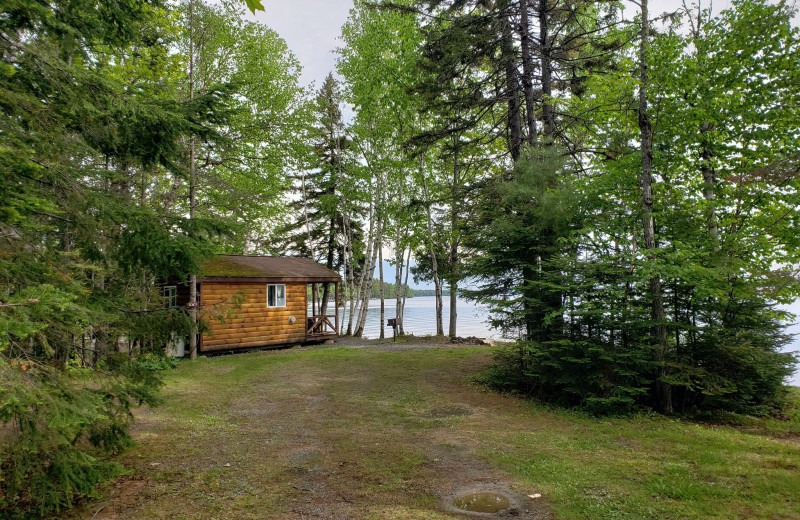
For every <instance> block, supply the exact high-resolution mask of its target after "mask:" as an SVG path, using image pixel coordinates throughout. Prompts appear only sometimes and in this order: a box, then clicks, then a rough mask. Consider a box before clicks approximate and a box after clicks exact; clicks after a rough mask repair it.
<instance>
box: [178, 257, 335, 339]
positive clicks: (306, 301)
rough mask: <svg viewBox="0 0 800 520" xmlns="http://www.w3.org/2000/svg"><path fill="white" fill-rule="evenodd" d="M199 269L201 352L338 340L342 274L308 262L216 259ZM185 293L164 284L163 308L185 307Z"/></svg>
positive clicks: (239, 258)
mask: <svg viewBox="0 0 800 520" xmlns="http://www.w3.org/2000/svg"><path fill="white" fill-rule="evenodd" d="M201 269H202V273H201V275H200V276H198V278H197V281H198V289H197V294H198V305H199V306H200V309H201V314H202V316H203V318H204V321H205V323H206V326H207V330H206V331H204V332H203V334H202V335H201V337H200V340H199V342H198V345H199V351H200V352H215V351H222V350H234V349H241V348H250V347H264V346H284V345H293V344H300V343H307V342H313V341H324V340H330V339H336V338H338V331H339V316H338V313H337V312H336V303H335V302H337V301H339V282H340V281H341V276H339V274H338V273H336V272H334V271H331V270H330V269H328V268H326V267H324V266H322V265H319V264H318V263H316V262H314V261H313V260H310V259H307V258H290V257H273V256H245V255H218V256H216V257H214V258H211V259H210V260H208V261H206V262H204V263H203V264H202V266H201ZM188 290H189V288H188V285H187V284H183V285H181V284H175V285H167V286H165V287H164V296H165V298H166V299H167V302H168V305H186V304H188V301H189V294H188ZM331 297H333V300H332V301H328V300H330V299H331Z"/></svg>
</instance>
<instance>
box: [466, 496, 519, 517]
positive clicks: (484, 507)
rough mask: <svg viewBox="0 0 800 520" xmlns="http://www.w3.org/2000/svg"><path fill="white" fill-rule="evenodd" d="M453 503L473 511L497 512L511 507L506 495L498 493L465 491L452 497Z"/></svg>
mask: <svg viewBox="0 0 800 520" xmlns="http://www.w3.org/2000/svg"><path fill="white" fill-rule="evenodd" d="M453 505H454V506H455V507H457V508H458V509H461V510H462V511H470V512H473V513H497V512H498V511H502V510H503V509H508V508H509V507H511V503H510V502H509V500H508V497H506V496H504V495H501V494H499V493H466V494H463V495H459V496H457V497H456V498H454V499H453Z"/></svg>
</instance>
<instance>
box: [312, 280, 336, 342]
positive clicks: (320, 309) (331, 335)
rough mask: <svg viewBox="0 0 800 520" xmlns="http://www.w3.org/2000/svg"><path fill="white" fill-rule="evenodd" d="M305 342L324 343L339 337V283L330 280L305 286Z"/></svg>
mask: <svg viewBox="0 0 800 520" xmlns="http://www.w3.org/2000/svg"><path fill="white" fill-rule="evenodd" d="M306 295H307V298H308V300H309V304H308V305H307V306H306V340H307V341H324V340H328V339H336V338H338V337H339V313H338V312H337V311H338V302H339V281H338V279H337V280H333V279H331V280H330V281H323V282H316V281H315V282H309V283H308V284H306Z"/></svg>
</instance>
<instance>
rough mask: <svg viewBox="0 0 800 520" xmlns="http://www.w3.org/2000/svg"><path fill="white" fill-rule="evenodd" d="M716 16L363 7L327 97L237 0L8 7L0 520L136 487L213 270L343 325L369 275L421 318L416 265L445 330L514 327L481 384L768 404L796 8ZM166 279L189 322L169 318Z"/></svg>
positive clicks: (792, 280)
mask: <svg viewBox="0 0 800 520" xmlns="http://www.w3.org/2000/svg"><path fill="white" fill-rule="evenodd" d="M249 3H250V4H251V5H254V6H257V5H258V2H257V1H256V0H250V2H249ZM710 7H711V5H710V4H709V5H708V6H706V5H699V6H698V5H688V4H685V5H684V7H682V8H680V9H678V10H676V11H675V12H671V13H660V12H652V11H651V10H650V9H649V5H648V0H637V1H636V2H634V1H630V2H607V1H594V0H562V1H558V2H553V1H549V0H537V1H534V0H489V1H487V0H460V1H452V2H450V1H441V0H397V1H393V2H388V1H377V2H367V1H364V0H356V1H355V5H354V8H353V9H352V10H351V12H350V17H349V19H348V21H347V23H346V24H345V25H344V27H343V28H342V33H341V38H342V39H341V41H342V47H341V48H340V49H338V51H337V52H338V60H337V64H336V71H335V74H336V75H334V73H333V72H332V73H331V75H330V76H328V78H327V79H326V80H325V81H324V82H323V83H322V84H321V85H319V86H314V87H308V86H304V85H302V84H301V82H300V80H299V78H300V64H299V62H298V60H297V59H296V58H295V56H294V55H293V54H292V53H291V52H290V50H289V49H288V47H287V45H286V43H285V41H284V40H283V39H282V38H281V37H280V36H279V35H278V34H276V33H275V32H274V31H272V30H271V29H269V28H268V27H266V26H264V25H261V24H259V23H256V22H253V21H248V19H246V18H245V17H244V16H243V14H244V13H243V8H242V5H241V2H233V3H231V2H230V1H228V0H223V1H222V2H214V3H205V2H204V1H202V0H182V1H178V2H163V1H160V0H144V1H140V2H116V1H109V0H95V1H91V2H90V1H87V0H69V1H68V0H52V1H50V2H45V3H43V2H40V1H38V0H17V1H15V2H12V3H10V4H8V5H6V6H5V7H4V11H3V16H0V423H2V427H0V472H1V473H0V516H2V517H3V518H27V517H30V516H35V515H38V516H42V517H48V516H52V514H53V513H54V512H57V511H60V510H62V509H64V508H65V507H68V506H69V505H71V504H72V503H73V502H74V501H75V500H76V499H78V498H80V497H82V496H86V495H89V494H91V493H93V489H94V485H95V484H96V483H97V482H100V481H102V480H106V479H109V478H112V477H114V476H116V475H119V474H121V473H122V472H123V468H122V467H121V466H120V465H119V464H117V463H114V462H109V456H110V455H111V454H114V453H117V452H119V451H120V450H122V449H124V448H125V447H126V446H129V445H130V442H131V440H130V435H129V431H128V425H129V422H130V420H131V418H132V413H131V410H132V409H133V408H134V407H135V406H138V405H140V404H142V403H148V404H155V403H157V402H158V393H157V390H158V387H159V386H160V381H161V378H160V377H159V375H158V373H157V370H156V369H158V368H163V367H168V366H170V362H169V360H167V359H166V358H165V357H164V345H165V344H167V343H168V342H170V341H171V340H172V339H174V338H176V337H188V338H189V349H190V351H191V354H192V357H195V356H196V348H195V347H196V341H195V339H196V337H197V333H198V332H199V331H202V330H203V329H204V327H205V324H206V323H208V322H209V320H213V319H218V318H219V316H214V315H213V311H211V310H210V309H205V308H198V306H196V305H194V304H195V303H196V301H197V299H196V290H194V288H195V287H196V284H195V282H196V277H197V275H198V274H199V265H200V263H202V261H203V260H204V259H207V258H209V257H210V256H212V255H214V254H218V253H248V254H270V255H295V256H305V257H310V258H313V259H315V260H316V261H318V262H320V263H322V264H324V265H326V266H328V267H329V268H331V269H333V270H336V271H338V272H340V273H341V274H342V276H343V284H342V285H343V286H344V287H342V289H343V290H342V291H341V292H340V294H343V295H344V296H345V297H344V298H343V300H342V301H340V302H339V304H340V305H342V306H345V307H346V308H347V309H348V310H349V314H348V319H347V320H343V322H342V323H341V327H342V329H341V333H342V334H345V335H355V336H360V335H361V334H362V333H363V330H364V325H365V320H366V318H367V307H368V302H369V299H370V297H371V296H373V295H374V294H375V292H374V291H375V289H377V297H379V298H381V299H382V300H384V301H385V300H386V299H390V298H391V299H392V300H393V301H394V306H395V315H396V316H398V317H400V318H402V316H403V308H404V305H405V301H406V298H407V297H408V296H409V293H408V291H403V290H400V291H397V290H395V291H394V293H393V292H392V289H391V288H392V287H393V286H394V287H408V277H409V271H411V272H412V273H413V276H414V278H415V279H416V280H417V281H424V282H429V283H430V284H431V285H432V286H433V287H434V290H433V293H434V296H435V301H436V312H435V320H436V326H437V332H438V333H439V334H444V333H445V328H444V324H443V323H442V308H443V301H442V300H443V297H444V295H445V291H449V298H450V308H452V309H454V308H455V307H456V303H457V301H456V296H457V295H461V296H464V297H467V298H471V299H473V300H476V301H478V302H481V303H483V304H485V305H487V306H488V307H489V308H490V309H491V323H492V325H494V326H495V327H497V328H499V329H502V330H503V331H504V333H505V334H506V336H507V337H508V336H510V337H515V338H518V341H516V342H515V343H514V344H513V345H511V346H509V347H508V348H506V349H504V350H502V351H501V352H500V354H498V357H497V360H496V364H495V365H494V367H493V368H492V370H491V371H490V372H487V373H486V374H485V375H484V377H485V379H486V380H487V381H488V382H489V383H491V384H493V385H496V386H498V387H501V388H504V389H507V390H513V391H517V392H522V393H525V394H527V395H530V396H534V397H537V398H539V399H543V400H547V401H550V402H553V403H557V404H559V405H563V406H567V407H578V408H581V409H584V410H589V411H592V412H595V413H601V414H602V413H630V412H637V411H651V410H655V411H658V412H662V413H666V414H707V415H708V414H715V413H718V412H724V413H741V414H754V415H764V414H776V413H779V412H780V410H781V407H782V405H783V402H784V399H785V396H786V388H785V386H784V382H785V378H786V377H787V376H788V375H790V374H791V373H792V371H793V369H794V367H795V364H796V361H797V360H796V358H795V356H794V355H792V354H789V353H783V352H782V349H783V348H784V347H785V346H786V345H787V343H788V341H789V337H788V336H787V334H786V330H785V325H784V324H785V323H786V322H787V320H789V319H791V316H789V315H788V314H787V313H785V312H783V311H781V310H780V307H779V305H782V304H787V303H790V302H792V301H794V300H795V299H796V298H797V296H798V292H799V291H800V283H799V282H800V280H799V278H800V276H799V275H798V269H799V267H798V266H800V212H798V210H797V208H798V207H800V114H798V107H800V30H798V29H797V28H796V27H793V26H792V20H793V19H794V17H795V16H796V12H795V11H794V8H793V7H792V6H791V5H790V4H788V3H787V2H785V1H778V2H767V1H765V0H734V1H733V2H732V3H731V6H730V8H728V9H726V10H723V11H720V12H715V11H712V10H711V9H710ZM266 16H267V19H268V18H269V13H267V14H266ZM336 78H339V79H336ZM346 106H347V107H350V108H351V109H352V113H353V117H352V119H351V120H349V121H345V120H344V118H343V116H342V113H343V109H344V107H346ZM384 255H386V256H388V257H389V258H386V259H384ZM384 260H387V261H390V262H392V264H393V265H394V268H395V269H394V270H395V277H394V280H393V281H392V282H393V283H392V284H391V285H387V283H388V282H390V281H389V280H385V279H384V273H383V265H384ZM412 264H414V268H411V265H412ZM376 269H377V280H373V273H375V272H376ZM168 278H173V279H181V280H187V281H188V282H189V285H190V288H191V289H192V296H191V298H190V304H189V305H187V306H185V307H177V308H171V309H168V308H165V298H164V295H163V294H161V292H160V291H159V290H158V282H159V281H161V280H165V279H168ZM467 280H469V284H467V283H466V281H467ZM467 285H468V286H469V288H470V289H469V290H467V289H466V286H467ZM383 307H384V306H382V308H383ZM456 320H457V318H456V313H450V322H449V323H448V324H447V326H448V328H447V332H448V333H449V334H450V335H457V325H458V324H457V321H456ZM385 322H386V320H385V316H381V331H382V333H383V332H384V330H383V327H384V324H385ZM401 323H402V320H401ZM400 332H401V333H402V331H400Z"/></svg>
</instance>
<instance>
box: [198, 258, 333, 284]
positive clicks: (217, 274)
mask: <svg viewBox="0 0 800 520" xmlns="http://www.w3.org/2000/svg"><path fill="white" fill-rule="evenodd" d="M200 267H201V270H202V275H201V276H202V281H204V282H225V281H229V282H232V281H235V280H236V279H247V281H253V282H257V281H297V282H303V281H306V282H338V281H340V280H341V278H342V277H341V276H339V274H338V273H336V272H335V271H331V270H330V269H328V268H327V267H325V266H322V265H320V264H318V263H316V262H315V261H313V260H311V259H309V258H294V257H288V256H248V255H218V256H215V257H214V258H210V259H208V260H206V261H205V262H203V263H202V264H201V266H200Z"/></svg>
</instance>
